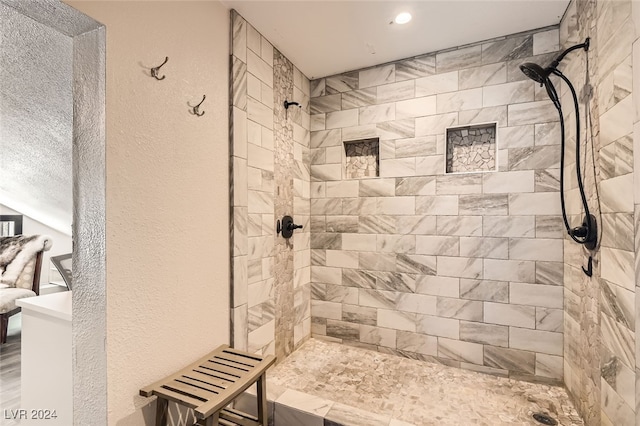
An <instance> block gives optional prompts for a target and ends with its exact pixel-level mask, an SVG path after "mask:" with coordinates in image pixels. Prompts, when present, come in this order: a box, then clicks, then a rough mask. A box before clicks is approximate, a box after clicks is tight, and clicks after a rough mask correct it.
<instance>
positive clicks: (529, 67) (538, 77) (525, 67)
mask: <svg viewBox="0 0 640 426" xmlns="http://www.w3.org/2000/svg"><path fill="white" fill-rule="evenodd" d="M589 43H590V39H589V38H587V39H586V40H585V41H584V43H582V44H576V45H575V46H571V47H570V48H568V49H567V50H565V51H564V52H562V53H561V54H559V55H558V57H557V58H556V59H554V60H553V61H552V62H551V63H550V64H549V66H548V67H546V68H542V67H541V66H540V65H538V64H534V63H533V62H525V63H524V64H522V65H520V70H521V71H522V72H523V73H524V75H526V76H527V77H529V78H530V79H531V80H533V81H535V82H537V83H540V84H546V83H545V82H546V80H547V79H548V78H549V75H551V73H553V72H554V71H556V68H557V67H558V64H559V63H560V61H562V60H563V59H564V57H565V56H566V55H567V53H569V52H572V51H574V50H576V49H584V50H589ZM548 91H549V90H548V89H547V92H548ZM549 95H551V94H549Z"/></svg>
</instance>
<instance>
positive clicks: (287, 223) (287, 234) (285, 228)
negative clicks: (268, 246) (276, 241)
mask: <svg viewBox="0 0 640 426" xmlns="http://www.w3.org/2000/svg"><path fill="white" fill-rule="evenodd" d="M301 228H302V225H296V224H295V223H293V218H292V217H291V216H285V217H283V218H282V222H280V221H279V220H278V222H277V224H276V232H277V233H278V234H280V233H282V237H283V238H291V236H292V235H293V231H294V230H295V229H301Z"/></svg>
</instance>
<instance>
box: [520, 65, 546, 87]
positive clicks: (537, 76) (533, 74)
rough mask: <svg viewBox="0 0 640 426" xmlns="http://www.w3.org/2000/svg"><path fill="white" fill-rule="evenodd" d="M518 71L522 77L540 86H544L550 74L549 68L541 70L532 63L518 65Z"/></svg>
mask: <svg viewBox="0 0 640 426" xmlns="http://www.w3.org/2000/svg"><path fill="white" fill-rule="evenodd" d="M520 70H521V71H522V72H523V73H524V75H526V76H527V77H529V78H530V79H531V80H533V81H535V82H537V83H540V84H541V85H542V84H544V82H545V81H546V80H547V78H549V74H551V70H550V69H549V68H546V69H545V68H542V67H541V66H540V65H538V64H534V63H533V62H525V63H524V64H522V65H520Z"/></svg>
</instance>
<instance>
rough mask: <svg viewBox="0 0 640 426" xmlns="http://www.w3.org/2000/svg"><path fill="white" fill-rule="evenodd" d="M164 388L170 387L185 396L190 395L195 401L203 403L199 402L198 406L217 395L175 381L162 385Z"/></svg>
mask: <svg viewBox="0 0 640 426" xmlns="http://www.w3.org/2000/svg"><path fill="white" fill-rule="evenodd" d="M164 386H165V387H167V386H168V387H170V388H173V389H176V390H179V391H180V392H184V393H186V394H189V395H191V396H192V397H194V398H196V399H198V398H199V399H202V400H203V401H202V402H200V404H204V403H205V402H207V401H211V400H212V399H214V398H216V397H217V396H218V395H220V394H218V393H213V392H209V391H206V390H204V389H202V388H196V387H194V386H191V385H189V384H186V383H180V382H178V381H177V380H172V381H170V382H169V383H167V384H165V385H164Z"/></svg>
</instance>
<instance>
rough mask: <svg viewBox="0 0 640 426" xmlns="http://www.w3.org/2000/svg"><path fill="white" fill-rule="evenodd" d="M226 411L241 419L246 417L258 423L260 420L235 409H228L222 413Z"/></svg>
mask: <svg viewBox="0 0 640 426" xmlns="http://www.w3.org/2000/svg"><path fill="white" fill-rule="evenodd" d="M224 411H228V412H230V413H232V414H234V415H236V416H240V417H244V418H245V419H249V420H253V421H254V422H257V421H258V418H257V417H255V416H252V415H251V414H247V413H243V412H242V411H239V410H235V409H233V408H230V407H227V408H225V409H224V410H222V412H224Z"/></svg>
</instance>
